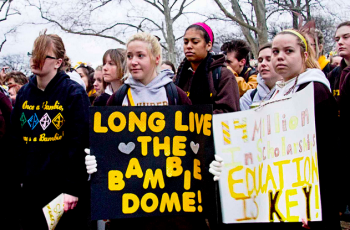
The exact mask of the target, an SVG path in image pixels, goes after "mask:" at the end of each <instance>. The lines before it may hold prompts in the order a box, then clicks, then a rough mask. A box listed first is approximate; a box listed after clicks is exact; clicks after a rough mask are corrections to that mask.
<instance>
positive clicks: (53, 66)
mask: <svg viewBox="0 0 350 230" xmlns="http://www.w3.org/2000/svg"><path fill="white" fill-rule="evenodd" d="M61 63H62V59H61V58H59V59H57V57H55V54H54V53H53V50H52V48H50V49H48V51H47V54H46V58H45V62H44V65H43V67H42V69H40V68H39V66H37V65H36V64H35V63H34V62H33V59H32V58H31V59H30V69H31V71H32V73H33V74H35V75H37V76H39V77H45V76H47V75H55V74H56V73H57V69H58V68H59V67H60V66H61Z"/></svg>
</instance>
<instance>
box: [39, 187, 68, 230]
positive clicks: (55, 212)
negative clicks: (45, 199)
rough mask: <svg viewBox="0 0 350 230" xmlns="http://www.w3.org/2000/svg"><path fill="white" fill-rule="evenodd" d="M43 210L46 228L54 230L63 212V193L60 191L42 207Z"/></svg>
mask: <svg viewBox="0 0 350 230" xmlns="http://www.w3.org/2000/svg"><path fill="white" fill-rule="evenodd" d="M43 212H44V215H45V219H46V222H47V225H48V229H49V230H54V229H55V228H56V226H57V224H58V221H59V220H60V219H61V217H62V215H63V213H64V194H63V193H62V194H61V195H59V196H58V197H56V198H55V199H53V200H52V201H51V202H50V203H48V204H47V205H46V206H45V207H43Z"/></svg>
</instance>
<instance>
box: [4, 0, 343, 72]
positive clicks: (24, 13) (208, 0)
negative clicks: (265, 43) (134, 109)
mask: <svg viewBox="0 0 350 230" xmlns="http://www.w3.org/2000/svg"><path fill="white" fill-rule="evenodd" d="M0 1H1V0H0ZM47 1H49V2H50V1H52V0H47ZM57 1H59V0H57ZM61 1H62V0H61ZM14 2H15V3H17V6H16V7H18V9H19V10H20V12H21V15H14V16H11V17H8V19H7V20H6V21H3V22H0V35H1V37H0V42H1V41H2V39H3V37H2V33H3V32H5V31H7V30H9V29H11V28H12V27H13V26H14V25H16V24H18V23H19V22H38V23H44V21H43V20H42V19H41V18H40V16H39V11H38V10H36V9H35V8H30V7H23V0H16V1H14ZM131 2H132V3H133V4H139V3H140V2H141V1H140V0H132V1H131ZM335 2H337V4H334V3H335ZM330 3H332V4H330ZM113 4H117V3H116V2H115V3H113ZM325 4H326V5H327V7H328V8H329V9H330V10H331V11H338V10H339V9H338V8H339V5H347V7H348V9H350V7H349V5H350V1H349V0H333V1H325ZM111 6H114V7H115V8H113V7H111ZM116 6H117V5H112V4H111V5H110V6H109V7H108V8H107V9H104V11H103V13H101V15H99V16H98V17H99V19H101V18H102V19H103V18H104V17H105V18H106V20H107V18H111V17H113V18H114V19H115V18H118V16H120V17H123V15H122V13H126V12H123V10H124V11H125V10H126V9H124V8H123V7H119V9H116V8H118V6H117V7H116ZM122 6H123V5H122ZM332 8H333V9H332ZM106 10H107V11H106ZM118 10H119V11H118ZM230 10H231V9H230ZM187 11H196V12H200V13H202V14H205V13H208V12H215V11H216V12H218V8H217V6H216V5H215V3H214V1H213V0H197V1H195V2H194V3H193V4H192V5H191V7H190V8H188V10H187ZM101 12H102V11H101ZM106 12H109V13H106ZM142 13H143V14H145V15H147V14H148V15H152V14H155V13H157V10H155V9H154V8H150V7H149V6H148V8H146V9H145V10H144V12H142ZM340 14H342V15H341V16H342V17H343V18H344V17H347V20H350V18H349V17H348V16H346V15H345V16H344V15H343V13H342V12H340V13H339V15H340ZM124 16H125V14H124ZM0 18H2V15H0ZM277 18H278V17H277ZM96 20H97V19H96ZM200 20H203V18H202V17H200V16H198V15H193V14H191V15H186V17H182V18H181V21H179V22H180V23H178V24H177V26H176V28H175V30H176V31H175V33H176V36H181V35H182V34H183V32H184V30H185V28H186V27H187V26H188V25H190V24H192V23H195V22H197V21H200ZM278 20H283V18H278ZM208 24H209V25H211V26H212V27H213V31H214V33H216V32H220V31H226V32H227V31H230V30H232V31H238V32H239V30H237V27H234V26H227V24H225V23H217V22H213V21H210V22H208ZM45 28H47V29H48V33H56V34H58V35H59V36H60V37H61V38H62V39H63V42H64V44H65V46H66V51H67V55H68V56H69V57H70V58H71V60H72V65H73V66H74V65H75V64H76V63H77V62H87V63H91V65H92V67H94V68H95V67H96V66H97V65H99V64H102V63H101V62H102V56H103V54H104V52H105V51H106V50H108V49H112V48H119V47H123V46H122V45H120V44H119V43H117V42H116V41H113V40H110V39H106V38H98V37H91V36H81V35H73V34H69V33H65V32H63V31H62V30H60V29H59V28H58V27H55V26H53V25H51V24H43V25H23V26H21V27H19V28H18V29H17V32H16V33H15V34H14V35H10V36H8V38H7V40H8V41H7V42H6V43H5V45H4V47H3V49H2V51H1V53H0V56H3V55H8V54H26V53H27V52H31V50H32V46H33V42H34V40H35V38H36V37H37V36H38V35H39V32H40V31H42V30H43V29H45ZM123 40H126V38H123Z"/></svg>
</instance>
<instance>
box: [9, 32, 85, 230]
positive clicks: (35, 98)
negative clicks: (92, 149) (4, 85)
mask: <svg viewBox="0 0 350 230" xmlns="http://www.w3.org/2000/svg"><path fill="white" fill-rule="evenodd" d="M45 32H46V31H45ZM45 32H44V33H43V34H40V36H39V37H38V38H37V39H36V40H35V42H34V47H33V53H32V54H33V56H32V58H31V59H30V66H31V71H32V73H33V74H34V75H33V76H31V77H30V80H29V83H28V84H26V85H24V86H22V88H21V89H20V90H19V92H18V95H17V98H16V104H15V107H14V109H13V112H12V116H11V131H12V136H13V138H14V140H13V141H14V142H13V143H14V144H13V149H14V151H15V153H16V154H17V155H16V156H17V157H18V159H19V161H20V164H19V165H18V168H17V170H18V171H19V174H20V178H19V180H20V181H19V183H22V188H21V199H20V208H19V210H20V212H21V213H20V214H21V219H22V220H21V223H22V224H23V226H22V227H23V229H24V230H27V229H47V228H48V226H47V222H46V219H45V217H44V213H43V207H45V206H46V205H47V204H48V203H50V202H51V201H52V200H53V199H55V198H56V197H58V196H59V195H60V194H64V195H63V197H64V211H65V213H64V215H63V216H62V218H61V220H60V221H59V222H58V225H57V227H56V229H86V224H87V217H86V216H84V212H86V209H87V207H88V206H86V207H84V205H85V204H86V203H85V202H84V198H85V192H86V191H85V189H86V187H85V185H86V179H87V174H86V171H85V165H84V157H85V153H84V148H85V147H86V146H88V140H89V120H88V114H89V110H88V109H89V105H90V103H89V98H88V96H87V94H86V92H85V90H84V89H83V88H82V87H81V86H80V85H79V84H78V83H76V82H75V81H72V80H71V79H70V78H69V76H68V75H67V74H66V73H65V72H64V71H61V67H62V66H65V64H64V63H63V62H64V59H65V56H66V50H65V47H64V44H63V41H62V39H61V38H60V37H59V36H58V35H55V34H46V33H45ZM78 201H79V202H78Z"/></svg>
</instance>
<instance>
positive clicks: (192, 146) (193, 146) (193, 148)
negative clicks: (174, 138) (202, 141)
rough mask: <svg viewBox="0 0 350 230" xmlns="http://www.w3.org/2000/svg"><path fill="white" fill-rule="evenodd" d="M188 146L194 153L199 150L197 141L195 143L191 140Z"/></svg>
mask: <svg viewBox="0 0 350 230" xmlns="http://www.w3.org/2000/svg"><path fill="white" fill-rule="evenodd" d="M190 146H191V149H192V151H193V152H194V154H197V153H198V150H199V143H197V144H195V143H194V142H193V141H191V143H190Z"/></svg>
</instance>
